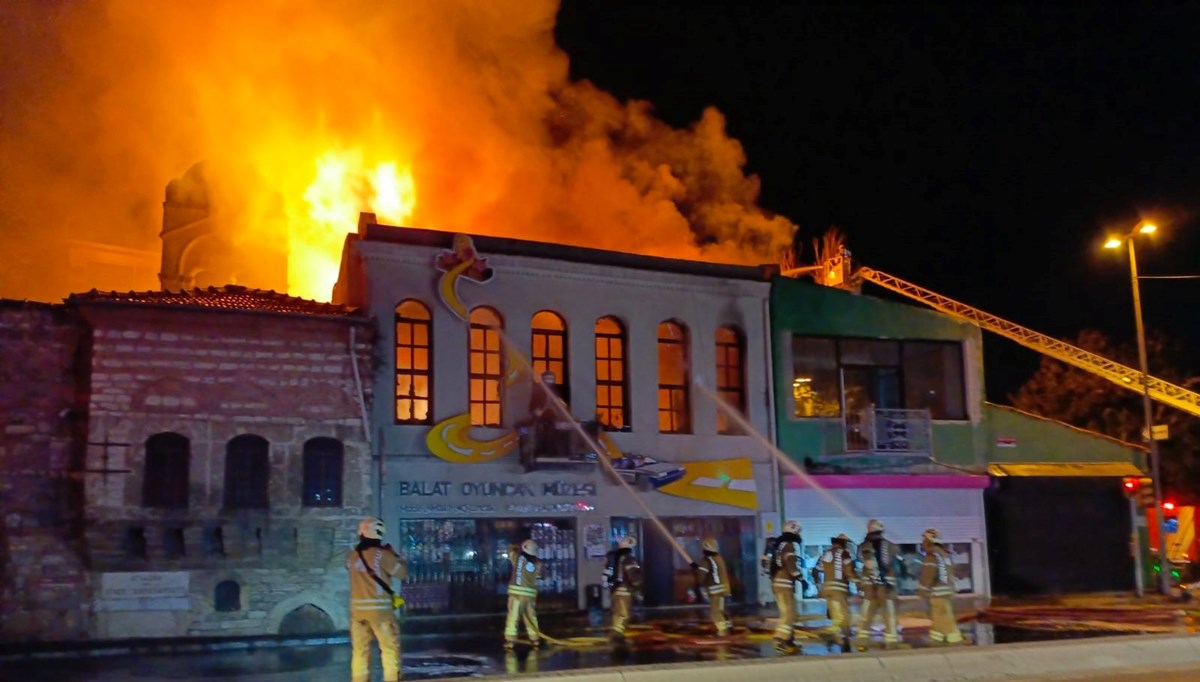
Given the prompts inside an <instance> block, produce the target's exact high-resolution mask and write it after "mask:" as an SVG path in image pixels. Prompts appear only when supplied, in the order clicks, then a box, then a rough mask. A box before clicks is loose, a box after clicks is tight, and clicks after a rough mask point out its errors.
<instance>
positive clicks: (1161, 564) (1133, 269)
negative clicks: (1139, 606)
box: [1104, 223, 1171, 594]
mask: <svg viewBox="0 0 1200 682" xmlns="http://www.w3.org/2000/svg"><path fill="white" fill-rule="evenodd" d="M1157 230H1158V226H1156V225H1154V224H1153V223H1141V224H1139V225H1138V226H1137V227H1135V228H1134V229H1133V230H1131V231H1130V232H1129V234H1127V235H1125V236H1123V237H1109V238H1108V241H1106V242H1104V248H1106V249H1117V248H1120V247H1121V246H1122V245H1123V244H1128V245H1129V281H1130V282H1131V283H1132V284H1133V319H1134V323H1135V324H1136V326H1137V344H1138V362H1139V363H1140V364H1141V366H1140V367H1139V368H1138V369H1140V370H1141V373H1142V409H1143V411H1144V413H1145V414H1144V417H1145V421H1146V438H1147V439H1148V440H1149V441H1150V475H1151V477H1153V479H1154V514H1155V518H1156V519H1157V520H1158V524H1159V527H1158V576H1159V591H1161V592H1162V593H1163V594H1169V593H1170V591H1171V577H1170V576H1171V569H1170V567H1169V563H1170V560H1169V559H1168V557H1167V535H1166V533H1165V532H1164V529H1163V523H1162V521H1163V511H1162V498H1163V496H1162V475H1161V473H1160V469H1159V456H1158V441H1156V440H1154V415H1153V411H1152V409H1151V407H1150V380H1149V377H1150V370H1149V368H1148V365H1149V363H1148V362H1147V361H1146V328H1145V326H1144V325H1143V324H1142V295H1141V291H1140V290H1139V289H1138V274H1137V249H1136V248H1135V246H1134V242H1135V240H1134V237H1135V236H1137V235H1139V234H1152V233H1153V232H1155V231H1157Z"/></svg>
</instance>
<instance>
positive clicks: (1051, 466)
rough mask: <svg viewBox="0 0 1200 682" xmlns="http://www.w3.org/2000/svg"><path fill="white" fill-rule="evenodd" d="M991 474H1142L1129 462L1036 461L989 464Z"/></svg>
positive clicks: (1142, 473)
mask: <svg viewBox="0 0 1200 682" xmlns="http://www.w3.org/2000/svg"><path fill="white" fill-rule="evenodd" d="M988 473H989V474H991V475H993V476H1112V477H1119V476H1144V475H1145V473H1144V472H1142V470H1141V469H1139V468H1137V467H1136V466H1134V465H1133V464H1132V463H1131V462H1037V463H1020V464H1016V463H1014V464H989V465H988Z"/></svg>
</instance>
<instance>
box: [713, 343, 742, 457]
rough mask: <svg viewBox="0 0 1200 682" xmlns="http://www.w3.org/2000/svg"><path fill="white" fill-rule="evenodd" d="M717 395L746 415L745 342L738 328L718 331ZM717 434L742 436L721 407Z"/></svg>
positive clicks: (736, 425)
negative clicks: (738, 434)
mask: <svg viewBox="0 0 1200 682" xmlns="http://www.w3.org/2000/svg"><path fill="white" fill-rule="evenodd" d="M717 395H718V396H720V398H721V400H722V401H723V402H724V403H725V405H728V406H729V407H732V408H733V409H735V410H737V411H738V412H740V413H741V414H743V415H744V414H746V340H745V337H744V336H743V335H742V332H741V330H740V329H738V328H737V327H734V326H731V325H727V326H724V327H717ZM717 433H730V434H737V433H742V429H741V425H740V424H738V422H737V420H736V419H734V418H733V417H731V416H730V415H729V413H728V412H727V411H726V410H725V409H724V408H723V407H721V406H718V407H717Z"/></svg>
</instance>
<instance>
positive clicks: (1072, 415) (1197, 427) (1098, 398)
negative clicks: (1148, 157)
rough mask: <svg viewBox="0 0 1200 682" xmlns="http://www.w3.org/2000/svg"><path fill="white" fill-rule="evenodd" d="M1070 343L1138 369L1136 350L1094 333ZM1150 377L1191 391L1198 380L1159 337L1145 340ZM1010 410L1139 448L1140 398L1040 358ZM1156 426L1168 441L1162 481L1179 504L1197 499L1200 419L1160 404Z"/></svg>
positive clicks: (1175, 347) (1162, 446)
mask: <svg viewBox="0 0 1200 682" xmlns="http://www.w3.org/2000/svg"><path fill="white" fill-rule="evenodd" d="M1071 343H1073V344H1075V345H1076V346H1078V347H1080V348H1083V349H1084V350H1087V351H1091V352H1092V353H1095V354H1097V355H1102V356H1104V357H1106V358H1110V359H1112V360H1115V361H1117V362H1120V363H1121V364H1123V365H1126V366H1129V367H1138V366H1139V365H1138V355H1137V347H1136V346H1135V345H1134V344H1130V343H1115V342H1113V341H1112V340H1111V339H1109V338H1108V337H1107V336H1105V335H1104V334H1102V333H1101V332H1098V331H1096V330H1091V329H1089V330H1084V331H1082V332H1080V333H1079V336H1078V338H1077V339H1075V340H1074V341H1071ZM1146 355H1147V359H1148V364H1149V370H1150V374H1151V375H1152V376H1155V377H1158V378H1159V379H1162V380H1164V381H1169V382H1171V383H1173V384H1178V385H1181V386H1185V387H1187V388H1190V389H1192V390H1195V389H1196V387H1197V385H1200V377H1196V376H1193V375H1192V374H1191V372H1190V369H1191V368H1190V367H1188V366H1187V364H1186V356H1185V353H1184V349H1183V347H1182V346H1181V345H1180V344H1178V343H1176V342H1173V341H1171V340H1169V339H1167V338H1165V337H1163V336H1161V335H1151V336H1150V337H1149V338H1147V339H1146ZM1009 401H1010V402H1011V403H1012V404H1013V406H1014V407H1016V408H1017V409H1020V410H1024V411H1026V412H1031V413H1033V414H1037V415H1041V416H1043V417H1047V418H1050V419H1056V420H1058V421H1061V422H1065V423H1067V424H1071V425H1073V426H1078V427H1080V428H1085V429H1089V430H1092V431H1097V432H1099V433H1103V434H1105V435H1107V436H1110V437H1112V438H1117V439H1120V440H1123V441H1127V442H1130V443H1143V442H1145V441H1144V440H1143V438H1142V430H1143V428H1144V426H1145V418H1144V414H1143V407H1142V396H1141V394H1139V393H1137V392H1136V391H1131V390H1129V389H1127V388H1122V387H1120V386H1117V385H1116V384H1114V383H1112V382H1110V381H1108V380H1107V379H1103V378H1101V377H1099V376H1097V375H1095V374H1092V373H1091V372H1086V371H1084V370H1081V369H1077V368H1075V367H1071V366H1069V365H1066V364H1064V363H1062V362H1059V361H1057V360H1053V359H1051V358H1048V357H1046V358H1042V364H1041V366H1040V367H1039V368H1038V370H1037V372H1035V373H1034V375H1033V376H1032V377H1030V379H1029V381H1027V382H1025V384H1024V385H1023V386H1021V388H1020V389H1018V390H1017V392H1016V393H1014V394H1012V395H1010V396H1009ZM1153 415H1154V423H1155V424H1166V425H1167V427H1168V431H1169V433H1170V439H1169V440H1167V441H1161V442H1159V451H1160V454H1161V466H1162V473H1163V480H1164V483H1165V485H1166V488H1167V490H1169V491H1170V492H1171V494H1173V495H1175V496H1176V497H1178V498H1180V499H1182V500H1189V501H1200V499H1197V495H1198V490H1200V454H1198V453H1200V419H1197V418H1196V417H1193V416H1191V415H1189V414H1187V413H1185V412H1181V411H1179V410H1176V409H1174V408H1171V407H1167V406H1166V405H1163V404H1161V403H1158V402H1155V403H1153Z"/></svg>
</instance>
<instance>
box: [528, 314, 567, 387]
mask: <svg viewBox="0 0 1200 682" xmlns="http://www.w3.org/2000/svg"><path fill="white" fill-rule="evenodd" d="M529 326H530V353H529V360H530V364H531V365H532V368H533V378H534V379H541V376H542V374H544V373H545V372H547V371H549V372H553V373H554V383H556V384H557V385H558V387H559V390H560V391H561V392H562V397H563V399H564V400H566V399H567V392H568V387H569V386H570V376H569V375H570V363H569V358H568V355H569V354H568V352H567V338H568V337H567V321H566V319H564V318H563V316H562V315H559V314H558V313H556V312H554V311H553V310H539V311H538V312H536V313H534V315H533V317H532V318H530V321H529Z"/></svg>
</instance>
